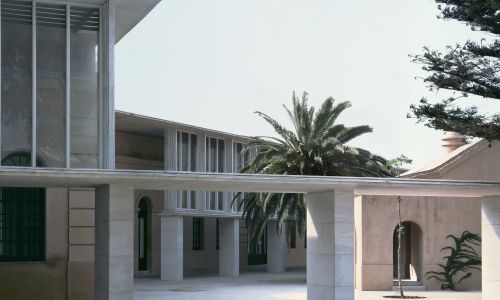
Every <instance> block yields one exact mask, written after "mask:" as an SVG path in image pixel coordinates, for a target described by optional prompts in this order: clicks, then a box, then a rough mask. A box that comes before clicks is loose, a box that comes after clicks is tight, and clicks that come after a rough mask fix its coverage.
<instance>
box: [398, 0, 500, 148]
mask: <svg viewBox="0 0 500 300" xmlns="http://www.w3.org/2000/svg"><path fill="white" fill-rule="evenodd" d="M436 2H437V3H438V4H439V5H438V9H439V10H440V12H441V15H440V18H443V19H446V20H449V19H454V20H458V21H460V22H464V23H466V24H467V25H468V26H470V28H471V29H472V30H481V31H485V32H488V33H490V34H491V36H492V41H491V42H487V40H486V39H485V38H483V39H482V40H481V41H480V42H479V43H478V42H474V41H466V42H465V43H464V44H456V45H455V46H448V47H447V48H446V51H445V52H444V53H443V52H440V51H436V50H432V49H429V48H428V47H425V48H424V52H423V54H421V55H415V56H413V57H412V61H413V62H415V63H418V64H421V65H422V66H423V67H422V69H423V70H425V71H427V72H429V76H427V77H426V78H424V82H425V83H426V84H427V85H428V88H429V89H430V90H431V91H432V90H439V89H446V90H451V91H455V92H456V93H457V96H453V97H448V98H446V99H443V100H441V101H440V102H438V103H430V102H429V101H428V99H426V98H422V99H421V100H420V103H419V104H417V105H412V106H411V107H410V110H411V114H409V115H408V117H410V118H413V117H414V118H416V119H417V120H418V122H421V123H424V124H425V126H427V127H431V128H435V129H441V130H445V131H456V132H460V133H462V134H464V135H467V136H474V137H481V138H486V139H489V140H492V139H500V114H499V113H493V114H491V115H484V114H480V113H479V112H478V109H477V106H475V105H472V106H470V107H465V108H461V107H459V106H458V105H456V100H457V99H461V98H464V97H468V96H469V95H476V96H480V97H483V98H488V99H496V100H499V99H500V40H498V37H499V34H500V14H499V13H498V11H500V1H498V0H436Z"/></svg>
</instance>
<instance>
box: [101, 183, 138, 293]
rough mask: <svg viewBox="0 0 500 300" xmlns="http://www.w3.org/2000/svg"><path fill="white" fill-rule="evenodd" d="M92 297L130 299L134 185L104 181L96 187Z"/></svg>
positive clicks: (132, 270) (132, 272)
mask: <svg viewBox="0 0 500 300" xmlns="http://www.w3.org/2000/svg"><path fill="white" fill-rule="evenodd" d="M95 218H96V221H95V299H97V300H108V299H109V300H112V299H120V300H126V299H130V300H132V299H133V292H134V189H133V188H132V187H130V186H118V185H105V186H101V187H98V188H97V189H96V201H95Z"/></svg>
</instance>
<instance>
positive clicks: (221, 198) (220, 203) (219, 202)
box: [217, 192, 224, 210]
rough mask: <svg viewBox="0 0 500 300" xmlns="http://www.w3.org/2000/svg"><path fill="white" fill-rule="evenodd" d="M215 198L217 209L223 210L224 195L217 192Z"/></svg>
mask: <svg viewBox="0 0 500 300" xmlns="http://www.w3.org/2000/svg"><path fill="white" fill-rule="evenodd" d="M217 196H218V197H217V209H218V210H224V193H223V192H218V193H217Z"/></svg>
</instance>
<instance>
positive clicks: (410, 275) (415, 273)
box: [393, 221, 422, 282]
mask: <svg viewBox="0 0 500 300" xmlns="http://www.w3.org/2000/svg"><path fill="white" fill-rule="evenodd" d="M398 228H399V225H398V226H396V228H395V229H394V233H393V277H394V278H398ZM421 273H422V230H421V229H420V227H419V226H418V225H417V224H416V223H414V222H409V221H406V222H403V231H402V236H401V278H402V279H404V280H407V281H415V282H419V281H420V280H421V279H422V274H421Z"/></svg>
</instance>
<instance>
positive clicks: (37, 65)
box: [0, 0, 100, 168]
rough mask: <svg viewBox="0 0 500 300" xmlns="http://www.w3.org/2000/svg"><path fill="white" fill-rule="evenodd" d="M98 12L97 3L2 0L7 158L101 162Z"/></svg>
mask: <svg viewBox="0 0 500 300" xmlns="http://www.w3.org/2000/svg"><path fill="white" fill-rule="evenodd" d="M33 3H35V5H33ZM68 17H69V18H68ZM99 20H100V10H99V8H97V7H95V8H90V7H80V6H73V5H66V4H52V3H45V2H43V1H26V0H2V1H1V28H2V29H1V42H2V43H1V97H0V101H1V122H0V123H1V140H0V142H1V164H2V165H4V166H13V165H14V166H19V165H31V166H37V167H72V168H98V167H99V159H98V158H99V155H98V154H99V151H98V149H99V98H100V97H99V95H100V93H99V89H100V86H99V39H100V37H99V22H100V21H99ZM33 125H34V126H33ZM34 152H35V153H34ZM34 157H36V162H35V163H32V160H33V159H32V158H34Z"/></svg>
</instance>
